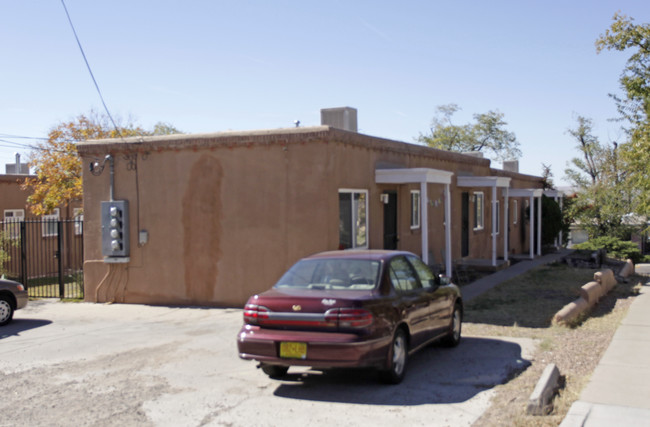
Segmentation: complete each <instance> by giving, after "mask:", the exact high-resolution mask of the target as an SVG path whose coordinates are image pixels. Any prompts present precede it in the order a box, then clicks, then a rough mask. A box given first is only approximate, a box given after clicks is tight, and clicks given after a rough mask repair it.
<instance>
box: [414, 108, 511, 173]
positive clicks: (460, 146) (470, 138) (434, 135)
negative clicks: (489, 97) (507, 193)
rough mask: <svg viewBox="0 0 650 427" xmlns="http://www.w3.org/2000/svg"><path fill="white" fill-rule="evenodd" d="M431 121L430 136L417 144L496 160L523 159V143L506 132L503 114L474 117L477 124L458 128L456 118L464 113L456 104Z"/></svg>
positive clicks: (421, 137) (484, 114) (420, 137)
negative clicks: (482, 155) (481, 154)
mask: <svg viewBox="0 0 650 427" xmlns="http://www.w3.org/2000/svg"><path fill="white" fill-rule="evenodd" d="M437 110H438V112H437V115H436V116H435V117H434V118H433V120H432V121H431V128H430V129H429V133H427V134H422V133H420V135H419V136H418V137H417V141H418V142H420V143H422V144H426V145H428V146H430V147H433V148H440V149H442V150H448V151H456V152H461V153H463V152H481V153H484V154H485V155H486V157H488V158H491V159H494V160H514V159H518V158H519V157H521V150H520V149H519V142H518V141H517V138H516V136H515V134H514V133H512V132H509V131H508V130H507V129H506V125H507V124H508V123H507V122H506V121H505V120H504V119H503V117H504V116H503V113H500V112H499V111H488V112H487V113H483V114H474V122H473V123H467V124H464V125H456V124H454V123H453V122H452V116H453V115H454V114H455V113H456V112H457V111H458V110H460V108H459V107H458V105H456V104H448V105H441V106H439V107H438V108H437Z"/></svg>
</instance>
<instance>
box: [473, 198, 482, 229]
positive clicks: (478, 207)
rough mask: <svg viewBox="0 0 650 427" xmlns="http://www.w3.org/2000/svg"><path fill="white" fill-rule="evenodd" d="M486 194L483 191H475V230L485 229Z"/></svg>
mask: <svg viewBox="0 0 650 427" xmlns="http://www.w3.org/2000/svg"><path fill="white" fill-rule="evenodd" d="M484 205H485V196H484V195H483V192H482V191H477V192H475V193H474V230H483V226H484V220H485V206H484Z"/></svg>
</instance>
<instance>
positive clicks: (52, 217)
mask: <svg viewBox="0 0 650 427" xmlns="http://www.w3.org/2000/svg"><path fill="white" fill-rule="evenodd" d="M42 219H43V228H42V230H43V237H52V236H58V235H59V224H58V221H59V208H54V210H53V211H52V213H51V214H49V215H43V217H42Z"/></svg>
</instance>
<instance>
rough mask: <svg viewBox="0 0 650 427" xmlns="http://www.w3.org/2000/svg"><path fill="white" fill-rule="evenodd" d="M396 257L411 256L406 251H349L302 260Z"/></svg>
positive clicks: (385, 258) (331, 252)
mask: <svg viewBox="0 0 650 427" xmlns="http://www.w3.org/2000/svg"><path fill="white" fill-rule="evenodd" d="M396 255H413V254H412V253H411V252H406V251H390V250H382V249H351V250H340V251H327V252H320V253H317V254H313V255H310V256H308V257H306V258H304V259H322V258H328V259H365V260H368V259H370V260H374V261H383V260H387V259H390V258H393V257H394V256H396Z"/></svg>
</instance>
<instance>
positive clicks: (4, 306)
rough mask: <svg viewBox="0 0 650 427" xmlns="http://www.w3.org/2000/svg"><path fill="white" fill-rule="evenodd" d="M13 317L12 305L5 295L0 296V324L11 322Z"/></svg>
mask: <svg viewBox="0 0 650 427" xmlns="http://www.w3.org/2000/svg"><path fill="white" fill-rule="evenodd" d="M13 317H14V307H13V305H11V301H10V300H9V298H8V297H6V296H0V326H3V325H6V324H7V323H9V322H11V319H12V318H13Z"/></svg>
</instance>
